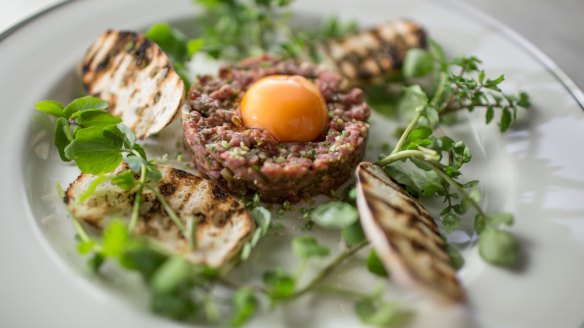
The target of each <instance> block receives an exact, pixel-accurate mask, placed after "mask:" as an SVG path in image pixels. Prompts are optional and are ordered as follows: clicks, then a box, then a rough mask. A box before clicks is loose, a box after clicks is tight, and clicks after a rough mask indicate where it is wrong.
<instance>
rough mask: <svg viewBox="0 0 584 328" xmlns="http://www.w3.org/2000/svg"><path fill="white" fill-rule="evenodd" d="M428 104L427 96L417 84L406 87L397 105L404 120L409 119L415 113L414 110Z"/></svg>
mask: <svg viewBox="0 0 584 328" xmlns="http://www.w3.org/2000/svg"><path fill="white" fill-rule="evenodd" d="M427 104H428V96H427V95H426V93H425V92H424V91H423V90H422V88H421V87H420V86H419V85H417V84H416V85H413V86H410V87H407V88H405V89H404V91H403V95H402V97H401V99H400V101H399V103H398V105H397V110H398V113H399V115H400V117H401V118H402V119H403V120H404V121H411V120H412V119H413V118H414V116H415V115H416V111H418V110H420V109H421V108H424V107H425V106H426V105H427Z"/></svg>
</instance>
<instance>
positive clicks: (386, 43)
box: [323, 20, 426, 83]
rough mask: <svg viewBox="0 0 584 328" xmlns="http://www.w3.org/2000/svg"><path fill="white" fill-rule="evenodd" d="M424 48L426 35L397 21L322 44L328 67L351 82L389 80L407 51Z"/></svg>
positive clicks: (416, 26) (419, 27) (408, 22)
mask: <svg viewBox="0 0 584 328" xmlns="http://www.w3.org/2000/svg"><path fill="white" fill-rule="evenodd" d="M425 47H426V32H425V31H424V29H422V27H421V26H420V25H418V24H416V23H414V22H412V21H409V20H397V21H394V22H389V23H385V24H381V25H378V26H376V27H374V28H371V29H368V30H365V31H363V32H360V33H357V34H353V35H349V36H346V37H341V38H337V39H332V40H329V41H327V42H325V43H324V44H323V50H324V51H323V52H324V54H325V55H326V58H327V59H328V62H329V64H331V65H332V66H334V67H335V68H336V69H337V71H338V72H339V73H341V74H342V75H343V76H344V77H345V78H347V79H348V80H350V81H352V82H356V83H358V82H369V81H371V80H376V79H380V78H383V77H387V76H391V75H392V74H393V73H395V72H396V71H397V70H398V69H399V68H400V67H401V65H402V63H403V60H404V58H405V56H406V52H407V51H408V50H409V49H411V48H425Z"/></svg>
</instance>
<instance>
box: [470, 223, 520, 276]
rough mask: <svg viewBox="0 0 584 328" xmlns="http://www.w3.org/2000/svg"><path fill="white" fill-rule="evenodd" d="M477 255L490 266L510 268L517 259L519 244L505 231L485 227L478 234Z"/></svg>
mask: <svg viewBox="0 0 584 328" xmlns="http://www.w3.org/2000/svg"><path fill="white" fill-rule="evenodd" d="M479 254H480V255H481V257H482V258H483V259H484V260H485V261H487V262H489V263H491V264H494V265H497V266H503V267H510V266H513V265H514V264H515V263H517V259H518V258H519V242H518V241H517V239H515V237H514V236H513V235H512V234H510V233H508V232H506V231H501V230H497V229H494V228H491V227H487V228H485V230H483V232H482V233H481V234H480V239H479Z"/></svg>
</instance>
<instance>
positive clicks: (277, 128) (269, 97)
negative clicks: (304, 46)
mask: <svg viewBox="0 0 584 328" xmlns="http://www.w3.org/2000/svg"><path fill="white" fill-rule="evenodd" d="M241 117H242V119H243V124H244V125H245V126H246V127H249V128H259V129H263V130H267V131H269V132H270V133H271V134H272V135H273V136H274V137H275V138H276V139H277V140H278V141H280V142H308V141H312V140H315V139H316V138H318V136H319V135H320V134H321V133H322V132H323V130H324V129H325V127H326V124H327V120H328V111H327V107H326V103H325V101H324V98H323V97H322V94H321V93H320V90H319V89H318V87H317V86H316V85H315V84H314V83H312V82H310V81H309V80H307V79H306V78H304V77H302V76H298V75H294V76H291V75H272V76H268V77H265V78H262V79H260V80H258V81H257V82H255V83H254V84H252V86H251V87H250V88H249V89H248V90H247V92H246V93H245V95H244V96H243V99H242V101H241Z"/></svg>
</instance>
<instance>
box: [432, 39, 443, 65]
mask: <svg viewBox="0 0 584 328" xmlns="http://www.w3.org/2000/svg"><path fill="white" fill-rule="evenodd" d="M429 43H430V53H431V54H432V56H433V57H434V59H435V60H437V61H438V62H439V63H440V64H442V65H446V55H445V54H444V49H442V46H441V45H439V44H438V43H437V42H436V41H434V40H432V39H430V42H429Z"/></svg>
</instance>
